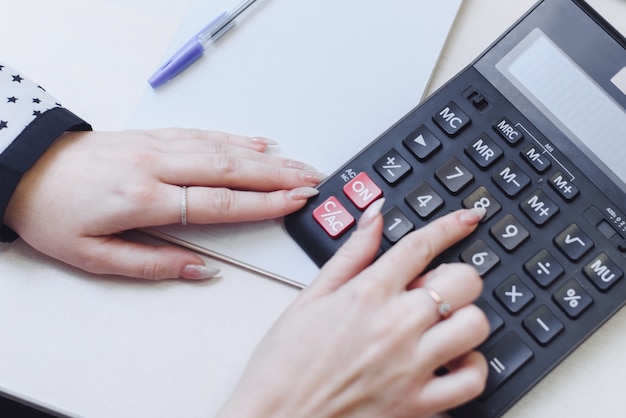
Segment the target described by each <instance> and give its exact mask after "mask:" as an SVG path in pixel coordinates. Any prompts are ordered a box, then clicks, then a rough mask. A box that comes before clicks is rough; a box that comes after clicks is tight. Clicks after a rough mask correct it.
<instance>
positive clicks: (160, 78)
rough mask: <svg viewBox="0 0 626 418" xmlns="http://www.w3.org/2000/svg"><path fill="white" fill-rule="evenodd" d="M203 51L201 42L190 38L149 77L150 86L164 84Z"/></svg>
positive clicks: (154, 86)
mask: <svg viewBox="0 0 626 418" xmlns="http://www.w3.org/2000/svg"><path fill="white" fill-rule="evenodd" d="M203 53H204V47H203V46H202V44H200V42H198V40H197V39H195V38H194V39H191V40H190V41H189V42H187V43H186V44H185V45H184V46H183V47H182V48H181V49H179V50H178V51H177V52H176V54H174V55H173V56H172V58H170V59H169V60H168V61H167V62H166V63H165V64H163V65H162V66H161V67H160V68H159V69H158V70H157V71H156V72H155V73H154V75H153V76H152V77H150V79H149V80H148V83H150V85H151V86H152V88H156V87H159V86H160V85H162V84H165V82H167V81H168V80H169V79H171V78H174V77H175V76H176V75H178V74H179V73H180V72H182V71H183V70H184V69H185V68H187V67H188V66H190V65H191V64H192V63H193V62H194V61H196V60H197V59H198V58H200V57H201V56H202V54H203Z"/></svg>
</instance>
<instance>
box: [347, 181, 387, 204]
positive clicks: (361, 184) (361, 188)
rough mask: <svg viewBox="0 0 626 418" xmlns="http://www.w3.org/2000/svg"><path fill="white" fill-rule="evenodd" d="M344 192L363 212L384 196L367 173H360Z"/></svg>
mask: <svg viewBox="0 0 626 418" xmlns="http://www.w3.org/2000/svg"><path fill="white" fill-rule="evenodd" d="M343 192H344V193H345V194H346V196H348V198H349V199H350V200H351V201H352V203H354V204H355V205H356V207H358V208H359V209H361V210H363V209H365V208H366V207H368V206H369V204H370V203H372V202H373V201H374V200H376V199H378V198H379V197H380V196H382V194H383V191H382V190H380V188H379V187H378V186H377V185H376V183H374V181H372V179H371V178H370V177H369V176H368V175H367V174H365V172H361V173H359V175H358V176H356V177H355V178H353V179H352V180H350V182H349V183H348V184H346V185H345V186H343Z"/></svg>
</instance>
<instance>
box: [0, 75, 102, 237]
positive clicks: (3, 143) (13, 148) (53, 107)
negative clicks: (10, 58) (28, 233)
mask: <svg viewBox="0 0 626 418" xmlns="http://www.w3.org/2000/svg"><path fill="white" fill-rule="evenodd" d="M84 130H91V127H90V126H89V124H87V123H86V122H85V121H83V120H82V119H80V118H79V117H78V116H76V115H74V114H73V113H72V112H70V111H69V110H67V109H65V108H63V107H61V105H59V104H58V103H56V101H54V99H53V98H52V96H50V95H49V94H48V93H47V92H45V91H44V90H43V89H42V88H41V87H40V86H38V85H36V84H34V83H33V82H32V81H30V80H28V79H27V78H25V77H23V76H22V75H20V74H19V73H18V72H17V71H15V70H13V69H11V68H10V67H8V66H5V65H1V64H0V219H4V213H5V211H6V208H7V206H8V204H9V201H10V200H11V197H12V196H13V192H14V191H15V189H16V188H17V185H18V183H19V182H20V180H21V178H22V176H23V175H24V173H26V171H28V170H29V169H30V168H31V167H32V166H33V164H35V162H36V161H37V160H38V159H39V157H41V155H42V154H43V153H44V152H45V151H46V149H48V147H49V146H50V145H51V144H52V143H53V142H54V141H55V140H56V139H57V138H58V137H59V136H61V134H63V133H64V132H66V131H84ZM16 238H17V234H16V233H15V232H14V231H13V230H11V229H10V228H9V227H7V226H6V225H5V224H4V223H2V224H1V225H0V241H5V242H6V241H12V240H14V239H16Z"/></svg>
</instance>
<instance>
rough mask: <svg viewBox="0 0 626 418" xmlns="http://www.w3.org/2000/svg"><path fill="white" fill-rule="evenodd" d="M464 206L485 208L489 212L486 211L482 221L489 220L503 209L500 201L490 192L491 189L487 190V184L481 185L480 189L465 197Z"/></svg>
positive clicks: (467, 207)
mask: <svg viewBox="0 0 626 418" xmlns="http://www.w3.org/2000/svg"><path fill="white" fill-rule="evenodd" d="M463 207H464V208H465V209H471V208H485V209H486V210H487V213H485V216H484V217H483V219H481V221H480V222H481V223H485V222H487V221H488V220H489V219H491V217H492V216H493V215H495V214H496V213H498V212H500V209H502V205H500V202H498V201H497V200H496V198H495V197H493V195H492V194H491V193H489V190H487V189H486V188H485V186H480V187H479V188H478V189H476V190H474V191H473V192H472V194H470V195H469V196H467V197H466V198H465V199H463Z"/></svg>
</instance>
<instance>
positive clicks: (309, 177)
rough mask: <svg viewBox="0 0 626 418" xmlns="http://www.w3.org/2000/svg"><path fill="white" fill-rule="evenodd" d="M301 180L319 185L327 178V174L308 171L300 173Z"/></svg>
mask: <svg viewBox="0 0 626 418" xmlns="http://www.w3.org/2000/svg"><path fill="white" fill-rule="evenodd" d="M300 178H301V179H302V180H304V181H308V182H310V183H315V184H317V183H319V182H320V181H322V180H324V179H325V178H326V174H324V173H320V172H319V171H312V170H306V171H302V172H301V173H300Z"/></svg>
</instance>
